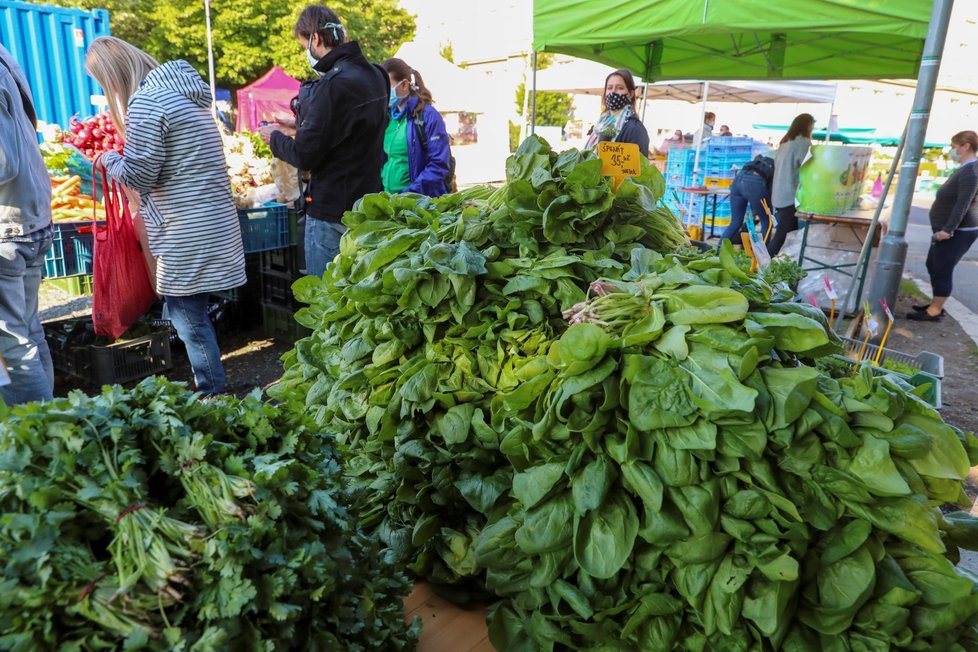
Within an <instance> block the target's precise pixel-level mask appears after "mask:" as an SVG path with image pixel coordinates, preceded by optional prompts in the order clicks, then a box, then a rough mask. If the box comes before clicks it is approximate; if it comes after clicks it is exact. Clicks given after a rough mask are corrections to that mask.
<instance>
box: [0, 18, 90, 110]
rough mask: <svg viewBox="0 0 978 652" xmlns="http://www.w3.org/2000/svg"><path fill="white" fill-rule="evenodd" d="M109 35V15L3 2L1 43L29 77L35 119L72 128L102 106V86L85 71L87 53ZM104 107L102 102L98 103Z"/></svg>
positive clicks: (0, 22) (0, 29)
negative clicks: (77, 119) (74, 121)
mask: <svg viewBox="0 0 978 652" xmlns="http://www.w3.org/2000/svg"><path fill="white" fill-rule="evenodd" d="M108 35H109V12H107V11H105V10H104V9H94V10H92V11H82V10H81V9H66V8H63V7H52V6H49V5H32V4H27V3H26V2H14V1H13V0H0V43H3V46H4V47H5V48H7V49H8V50H9V51H10V53H11V54H12V55H13V57H14V59H15V60H16V61H17V63H19V64H20V67H21V68H23V69H24V73H25V74H26V75H27V81H28V83H29V84H30V86H31V92H32V93H33V95H34V104H35V105H36V108H37V118H38V120H40V121H43V122H47V123H49V124H57V125H60V126H61V127H62V128H67V127H68V122H69V121H70V120H71V116H73V115H78V116H79V117H80V118H87V117H89V116H92V115H94V114H96V113H98V111H99V110H101V107H100V106H99V105H98V104H93V103H92V96H101V93H102V91H101V89H100V88H99V86H98V84H96V83H95V81H94V80H93V79H92V78H91V77H89V76H88V73H86V72H85V53H86V52H87V51H88V46H89V44H90V43H91V42H92V41H94V40H95V39H96V38H97V37H99V36H108ZM97 101H99V102H101V100H97Z"/></svg>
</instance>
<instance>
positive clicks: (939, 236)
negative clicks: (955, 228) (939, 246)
mask: <svg viewBox="0 0 978 652" xmlns="http://www.w3.org/2000/svg"><path fill="white" fill-rule="evenodd" d="M950 239H951V234H950V233H948V232H947V231H938V232H937V233H935V234H934V240H936V241H937V242H941V241H942V240H950Z"/></svg>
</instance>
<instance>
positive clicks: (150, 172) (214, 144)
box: [103, 61, 247, 296]
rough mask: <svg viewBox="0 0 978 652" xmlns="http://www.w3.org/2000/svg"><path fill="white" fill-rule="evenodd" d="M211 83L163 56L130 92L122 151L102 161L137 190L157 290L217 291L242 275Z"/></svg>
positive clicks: (180, 292)
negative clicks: (154, 264)
mask: <svg viewBox="0 0 978 652" xmlns="http://www.w3.org/2000/svg"><path fill="white" fill-rule="evenodd" d="M210 104H211V93H210V88H209V87H208V86H207V84H205V83H204V80H203V79H201V77H200V75H199V74H197V71H195V70H194V69H193V68H191V67H190V64H188V63H187V62H186V61H170V62H168V63H164V64H163V65H161V66H160V67H159V68H157V69H156V70H153V71H152V72H151V73H149V74H148V75H147V76H146V79H145V80H143V83H142V84H141V85H140V87H139V90H138V91H137V92H136V93H135V94H133V96H132V98H130V100H129V111H128V114H127V115H126V149H125V155H124V156H123V155H120V154H118V153H116V152H110V153H108V154H106V155H105V157H104V158H103V162H104V164H105V168H106V171H107V172H108V173H109V176H110V177H112V178H113V179H116V180H118V181H119V182H120V183H122V184H123V185H125V186H127V187H129V188H131V189H133V190H136V191H138V192H139V193H140V206H139V208H140V213H141V214H142V216H143V220H144V221H145V223H146V232H147V235H148V237H149V248H150V251H151V252H152V253H153V255H154V256H156V257H157V271H156V282H157V289H158V291H159V292H160V294H162V295H163V296H189V295H193V294H200V293H203V292H216V291H220V290H227V289H230V288H233V287H237V286H239V285H242V284H244V283H245V281H246V280H247V279H246V276H245V262H244V250H243V247H242V244H241V228H240V226H239V224H238V216H237V211H236V209H235V207H234V200H233V198H232V196H231V181H230V179H229V177H228V172H227V166H226V164H225V161H224V149H223V145H222V142H221V134H220V132H219V131H218V128H217V123H216V122H215V121H214V116H213V115H212V114H211V112H210Z"/></svg>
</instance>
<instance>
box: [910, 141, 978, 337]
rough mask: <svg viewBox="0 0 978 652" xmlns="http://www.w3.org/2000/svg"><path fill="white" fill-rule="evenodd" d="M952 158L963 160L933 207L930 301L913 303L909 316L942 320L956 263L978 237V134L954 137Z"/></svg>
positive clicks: (918, 319) (924, 319) (917, 318)
mask: <svg viewBox="0 0 978 652" xmlns="http://www.w3.org/2000/svg"><path fill="white" fill-rule="evenodd" d="M950 155H951V160H953V161H955V162H957V163H960V166H959V167H958V169H957V170H955V171H954V173H953V174H952V175H951V176H949V177H948V178H947V181H945V182H944V185H943V186H941V187H940V189H939V190H938V191H937V195H936V196H935V197H934V203H933V204H932V205H931V207H930V228H931V230H932V231H933V232H934V235H933V237H931V240H930V249H929V250H928V251H927V272H928V273H929V274H930V285H931V292H932V293H933V295H934V298H933V299H931V301H930V303H927V304H920V305H915V306H913V312H911V313H909V314H908V315H907V319H910V320H913V321H941V317H943V316H944V303H945V302H946V301H947V298H948V297H949V296H951V280H952V277H953V275H954V268H955V266H956V265H957V264H958V263H959V262H960V261H961V259H962V258H963V257H964V255H965V254H966V253H968V250H969V249H971V245H973V244H974V243H975V239H978V163H976V161H978V158H976V156H978V134H976V133H975V132H973V131H960V132H958V133H956V134H954V135H953V136H951V152H950Z"/></svg>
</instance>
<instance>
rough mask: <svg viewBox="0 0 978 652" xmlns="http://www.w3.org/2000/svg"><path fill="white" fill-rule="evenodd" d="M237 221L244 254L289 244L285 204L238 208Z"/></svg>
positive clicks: (287, 213)
mask: <svg viewBox="0 0 978 652" xmlns="http://www.w3.org/2000/svg"><path fill="white" fill-rule="evenodd" d="M238 221H239V222H240V223H241V241H242V242H243V243H244V252H245V254H254V253H258V252H261V251H269V250H271V249H281V248H282V247H288V246H289V208H288V206H286V205H285V204H276V203H269V204H265V205H264V206H260V207H258V208H240V209H238Z"/></svg>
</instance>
